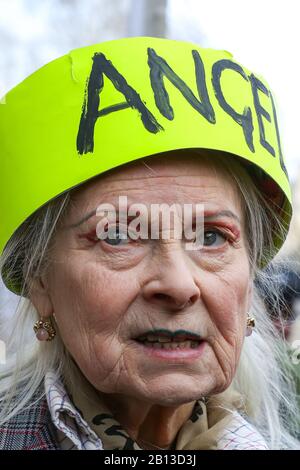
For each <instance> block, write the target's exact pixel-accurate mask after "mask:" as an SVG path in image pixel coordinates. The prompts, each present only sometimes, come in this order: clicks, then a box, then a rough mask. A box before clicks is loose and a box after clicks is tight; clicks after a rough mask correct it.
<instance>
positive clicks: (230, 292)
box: [206, 263, 250, 347]
mask: <svg viewBox="0 0 300 470" xmlns="http://www.w3.org/2000/svg"><path fill="white" fill-rule="evenodd" d="M206 285H207V289H206V306H207V310H208V312H209V315H210V319H211V321H212V322H213V324H214V327H215V329H216V331H217V335H218V336H219V337H222V338H223V339H224V340H225V341H226V342H227V343H228V344H231V345H232V346H233V345H234V347H237V346H238V345H239V347H240V346H241V344H242V341H243V338H244V329H245V319H246V314H247V307H248V301H249V299H248V291H249V285H250V279H249V270H248V265H247V263H244V264H243V263H241V264H240V265H236V266H232V267H231V268H230V269H228V270H226V272H225V271H224V272H219V273H213V274H207V279H206ZM216 292H217V295H216Z"/></svg>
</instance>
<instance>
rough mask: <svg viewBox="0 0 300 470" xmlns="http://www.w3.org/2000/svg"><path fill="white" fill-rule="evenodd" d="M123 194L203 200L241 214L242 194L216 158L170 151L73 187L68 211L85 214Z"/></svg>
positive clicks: (152, 199) (149, 199) (148, 199)
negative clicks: (70, 206) (70, 207)
mask: <svg viewBox="0 0 300 470" xmlns="http://www.w3.org/2000/svg"><path fill="white" fill-rule="evenodd" d="M119 195H126V196H127V197H128V202H129V203H132V202H143V203H160V202H166V203H169V204H170V203H174V202H179V203H185V202H194V203H204V204H208V205H212V209H213V208H216V209H233V208H235V209H236V211H238V212H239V213H240V215H242V214H241V212H242V211H241V197H240V193H239V190H238V188H237V186H236V183H235V182H234V180H233V178H232V177H231V176H230V175H229V174H228V172H227V170H225V169H224V167H223V166H222V165H221V164H220V162H219V160H218V158H215V157H213V158H212V157H210V156H207V155H205V154H203V155H202V154H201V155H197V154H196V153H189V152H182V151H180V152H172V153H168V154H160V155H152V156H149V157H145V158H143V159H139V160H136V161H133V162H130V163H127V164H126V165H123V166H120V167H118V168H115V169H113V170H111V171H109V172H106V173H105V174H103V175H99V176H97V177H96V178H93V180H90V181H88V182H87V183H85V184H83V185H81V186H80V187H78V188H76V189H75V190H73V193H72V198H71V199H72V202H73V204H72V209H71V213H74V217H75V213H76V215H78V214H84V213H85V212H87V211H89V210H94V209H95V208H96V207H97V205H98V204H100V203H102V202H112V203H114V199H115V198H117V197H118V196H119Z"/></svg>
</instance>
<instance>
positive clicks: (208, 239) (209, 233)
mask: <svg viewBox="0 0 300 470" xmlns="http://www.w3.org/2000/svg"><path fill="white" fill-rule="evenodd" d="M228 238H229V237H228V236H226V235H225V234H224V233H221V232H219V230H211V229H210V230H206V231H205V232H204V238H203V245H204V246H212V245H214V246H221V245H223V244H224V241H227V240H228Z"/></svg>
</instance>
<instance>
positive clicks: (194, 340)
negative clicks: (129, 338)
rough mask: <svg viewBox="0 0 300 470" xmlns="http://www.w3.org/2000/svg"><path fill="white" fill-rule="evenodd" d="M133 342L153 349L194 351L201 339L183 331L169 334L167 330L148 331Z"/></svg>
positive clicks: (196, 335)
mask: <svg viewBox="0 0 300 470" xmlns="http://www.w3.org/2000/svg"><path fill="white" fill-rule="evenodd" d="M135 341H138V342H139V343H142V344H143V345H144V346H146V347H148V348H153V349H177V350H178V349H196V348H198V347H199V345H200V343H201V342H202V339H201V338H200V336H199V335H198V334H195V333H191V332H188V331H185V330H178V331H176V332H174V333H173V332H171V331H169V330H156V331H148V332H146V333H143V334H142V335H140V336H138V337H137V338H135Z"/></svg>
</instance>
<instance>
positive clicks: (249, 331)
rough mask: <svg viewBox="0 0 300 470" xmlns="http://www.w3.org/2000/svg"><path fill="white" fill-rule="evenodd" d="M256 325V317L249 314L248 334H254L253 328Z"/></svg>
mask: <svg viewBox="0 0 300 470" xmlns="http://www.w3.org/2000/svg"><path fill="white" fill-rule="evenodd" d="M254 327H255V319H254V318H253V317H250V315H249V314H248V316H247V327H246V336H250V335H252V328H254Z"/></svg>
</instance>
